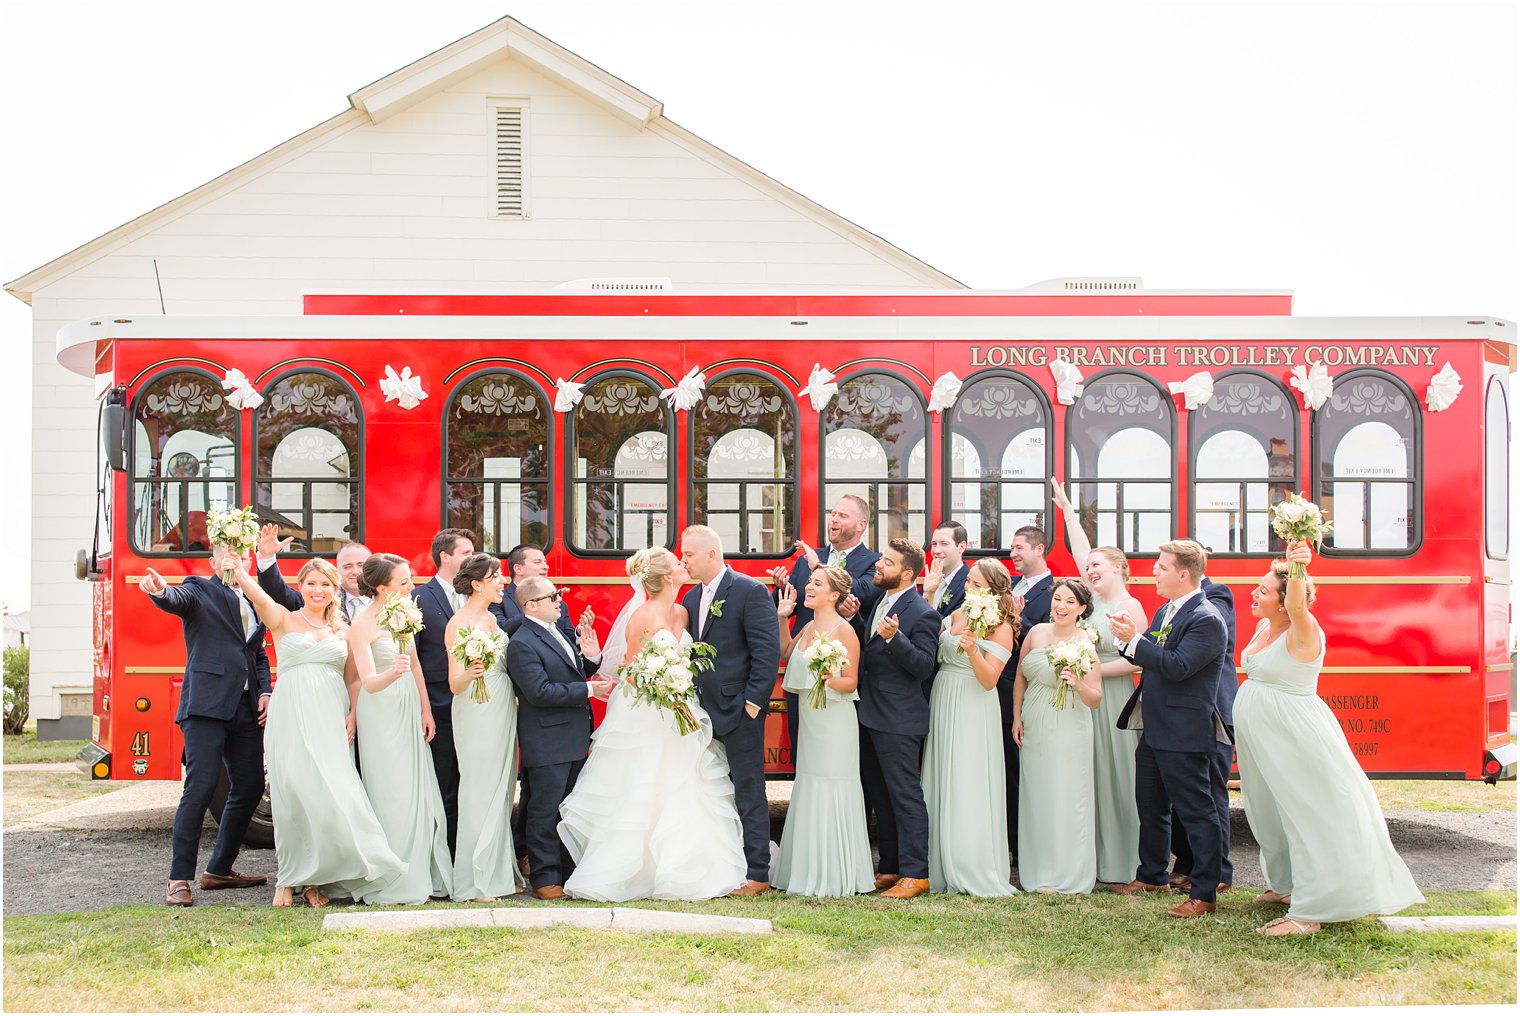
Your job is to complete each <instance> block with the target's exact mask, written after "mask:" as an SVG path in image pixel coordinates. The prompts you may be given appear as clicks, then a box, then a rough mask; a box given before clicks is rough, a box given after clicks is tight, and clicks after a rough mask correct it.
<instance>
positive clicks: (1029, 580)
mask: <svg viewBox="0 0 1520 1016" xmlns="http://www.w3.org/2000/svg"><path fill="white" fill-rule="evenodd" d="M1049 574H1050V569H1049V568H1046V569H1045V570H1044V571H1042V572H1040V574H1038V575H1023V576H1020V578H1019V581H1018V583H1017V584H1016V585H1015V586H1014V587H1013V595H1014V596H1023V595H1024V594H1025V593H1027V592H1028V591H1029V590H1030V589H1031V588H1032V587H1033V586H1034V584H1035V583H1036V582H1039V581H1040V580H1041V579H1043V578H1045V577H1046V576H1047V575H1049Z"/></svg>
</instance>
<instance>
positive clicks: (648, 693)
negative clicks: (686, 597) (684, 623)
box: [618, 628, 717, 736]
mask: <svg viewBox="0 0 1520 1016" xmlns="http://www.w3.org/2000/svg"><path fill="white" fill-rule="evenodd" d="M716 653H717V650H716V649H714V648H713V647H712V646H710V645H708V644H707V643H706V642H693V643H691V644H689V645H682V644H681V643H680V641H679V640H677V638H676V637H675V636H674V635H672V634H671V633H670V632H668V631H666V630H665V629H663V628H661V629H660V630H659V631H657V632H655V633H654V635H652V636H650V638H649V639H648V640H647V641H645V643H644V646H643V648H641V649H640V650H639V653H638V655H637V656H635V657H634V658H633V659H632V660H631V661H629V662H628V663H627V664H625V665H624V666H623V667H622V668H621V669H620V670H619V671H618V676H619V677H621V678H623V679H624V680H626V681H627V682H628V683H629V684H630V685H632V686H633V696H634V702H636V703H637V702H647V703H649V704H650V705H653V706H655V707H656V708H658V709H664V710H666V711H667V712H670V713H673V714H674V715H675V718H676V731H677V732H678V733H680V734H682V735H683V736H684V735H686V734H689V733H691V732H692V731H694V730H696V729H697V717H696V714H694V713H693V712H692V711H691V702H692V700H693V699H695V698H696V697H697V685H696V678H697V672H698V671H701V670H711V669H712V666H713V664H712V660H711V659H710V657H712V656H713V655H715V654H716Z"/></svg>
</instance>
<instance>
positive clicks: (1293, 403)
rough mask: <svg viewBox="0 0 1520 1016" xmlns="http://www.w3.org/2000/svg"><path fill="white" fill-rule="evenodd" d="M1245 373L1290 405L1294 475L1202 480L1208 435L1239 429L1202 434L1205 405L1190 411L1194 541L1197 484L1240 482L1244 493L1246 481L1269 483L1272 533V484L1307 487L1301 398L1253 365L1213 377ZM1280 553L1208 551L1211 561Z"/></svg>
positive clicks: (1190, 532)
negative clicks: (1202, 453)
mask: <svg viewBox="0 0 1520 1016" xmlns="http://www.w3.org/2000/svg"><path fill="white" fill-rule="evenodd" d="M1243 375H1244V376H1250V377H1254V378H1261V379H1264V380H1265V381H1266V382H1267V383H1268V384H1270V385H1271V386H1272V387H1274V388H1276V389H1277V392H1278V394H1279V395H1281V396H1282V397H1283V399H1284V401H1285V402H1286V403H1287V405H1288V406H1289V415H1290V417H1291V418H1292V421H1293V425H1292V428H1291V430H1292V444H1293V446H1292V454H1293V474H1292V476H1290V477H1274V476H1270V475H1268V476H1266V477H1263V478H1260V479H1244V480H1243V479H1239V478H1234V477H1223V478H1214V477H1206V478H1204V479H1201V480H1200V479H1199V477H1198V452H1199V451H1200V450H1201V449H1202V448H1203V445H1204V444H1205V443H1206V441H1207V439H1208V438H1209V437H1213V436H1214V435H1215V434H1218V433H1223V432H1224V431H1225V430H1234V429H1238V428H1214V429H1213V430H1211V431H1210V432H1209V433H1208V434H1207V435H1205V436H1202V437H1200V435H1201V433H1202V430H1203V428H1202V427H1199V426H1196V425H1195V424H1196V421H1197V420H1198V413H1199V411H1201V409H1202V408H1203V407H1199V409H1198V410H1192V411H1190V413H1189V416H1188V449H1187V495H1188V510H1187V526H1188V528H1187V532H1188V536H1189V537H1191V538H1192V539H1194V540H1196V539H1198V484H1199V483H1238V484H1240V486H1241V488H1242V491H1241V492H1242V494H1244V486H1245V485H1246V484H1248V483H1265V484H1266V485H1267V510H1266V514H1267V518H1268V524H1267V528H1268V531H1269V532H1270V531H1271V507H1272V504H1271V500H1272V493H1271V488H1272V486H1273V484H1274V483H1278V484H1286V485H1288V486H1291V487H1292V488H1293V490H1294V492H1295V493H1296V492H1298V491H1301V490H1303V489H1304V488H1303V485H1302V484H1301V482H1300V481H1301V480H1302V479H1303V475H1304V471H1303V465H1304V463H1303V455H1302V454H1301V449H1302V446H1303V441H1302V434H1301V431H1302V429H1303V420H1302V418H1301V417H1300V415H1299V403H1298V400H1297V399H1295V398H1294V397H1293V393H1292V392H1290V391H1289V390H1288V386H1287V385H1285V384H1284V383H1283V382H1282V380H1281V379H1279V378H1277V377H1274V376H1273V375H1271V374H1268V373H1267V372H1266V371H1264V370H1257V369H1256V368H1254V367H1239V368H1236V369H1234V370H1226V371H1221V372H1220V373H1218V374H1216V375H1214V380H1215V381H1216V382H1218V381H1223V380H1226V379H1228V378H1231V377H1239V376H1243ZM1269 458H1270V456H1269ZM1269 468H1270V467H1269ZM1241 503H1242V505H1244V503H1245V502H1244V498H1242V502H1241ZM1243 511H1244V512H1245V514H1246V515H1249V514H1250V512H1249V510H1246V509H1243ZM1281 556H1282V555H1281V554H1280V553H1276V552H1274V551H1271V550H1265V551H1261V552H1259V553H1256V552H1252V551H1227V550H1211V551H1209V560H1211V561H1212V560H1213V559H1215V558H1237V559H1245V558H1268V559H1271V558H1277V557H1281Z"/></svg>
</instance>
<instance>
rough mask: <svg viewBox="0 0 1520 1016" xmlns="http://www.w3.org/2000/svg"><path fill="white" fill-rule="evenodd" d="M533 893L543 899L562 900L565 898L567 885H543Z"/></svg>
mask: <svg viewBox="0 0 1520 1016" xmlns="http://www.w3.org/2000/svg"><path fill="white" fill-rule="evenodd" d="M533 895H534V896H537V897H538V898H539V899H541V900H562V899H564V898H565V887H564V886H562V885H541V886H539V887H538V888H537V889H535V890H533Z"/></svg>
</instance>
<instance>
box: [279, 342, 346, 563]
mask: <svg viewBox="0 0 1520 1016" xmlns="http://www.w3.org/2000/svg"><path fill="white" fill-rule="evenodd" d="M362 431H363V421H362V416H361V414H360V409H359V400H358V397H357V396H355V395H354V391H353V389H352V388H350V387H349V386H348V384H347V383H345V382H344V381H342V380H341V379H339V378H338V377H336V376H334V375H332V374H328V373H327V372H325V371H317V370H303V371H296V372H294V373H291V374H286V375H285V376H284V377H282V378H280V379H278V380H277V381H275V383H274V384H272V385H270V387H269V388H268V389H266V390H265V392H264V404H263V405H261V406H259V407H258V408H257V409H255V410H254V442H255V445H256V454H255V470H254V487H253V503H254V509H255V511H257V512H258V514H259V517H260V519H261V520H262V521H265V522H273V523H275V525H276V526H277V527H279V531H280V536H281V538H284V537H287V536H289V537H292V538H293V542H292V543H291V545H290V548H289V550H288V551H287V553H288V554H291V555H299V556H307V555H313V554H316V555H328V556H330V555H333V554H336V553H337V552H338V549H339V548H340V547H342V546H343V544H345V543H347V542H348V541H350V540H359V539H362V538H363V534H362V533H361V532H360V526H359V518H360V516H359V502H360V498H361V496H362V492H361V490H360V476H359V468H358V466H359V455H360V451H361V449H362V448H363V443H362V436H361V435H362Z"/></svg>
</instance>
